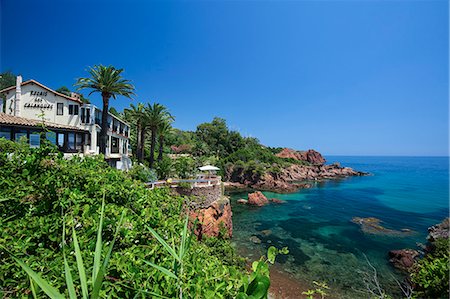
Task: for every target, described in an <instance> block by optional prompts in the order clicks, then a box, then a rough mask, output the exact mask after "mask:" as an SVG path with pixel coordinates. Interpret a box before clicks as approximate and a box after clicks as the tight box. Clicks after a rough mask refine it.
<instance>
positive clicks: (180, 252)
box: [178, 216, 189, 259]
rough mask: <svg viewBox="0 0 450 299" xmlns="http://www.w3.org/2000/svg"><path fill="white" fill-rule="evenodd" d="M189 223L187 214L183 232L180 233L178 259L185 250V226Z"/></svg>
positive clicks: (181, 257)
mask: <svg viewBox="0 0 450 299" xmlns="http://www.w3.org/2000/svg"><path fill="white" fill-rule="evenodd" d="M188 223H189V216H186V220H185V221H184V227H183V232H182V233H181V244H180V250H179V252H178V256H179V257H180V259H183V256H184V253H185V250H186V236H187V228H188Z"/></svg>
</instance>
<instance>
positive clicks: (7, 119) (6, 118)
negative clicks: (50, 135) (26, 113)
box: [0, 112, 87, 132]
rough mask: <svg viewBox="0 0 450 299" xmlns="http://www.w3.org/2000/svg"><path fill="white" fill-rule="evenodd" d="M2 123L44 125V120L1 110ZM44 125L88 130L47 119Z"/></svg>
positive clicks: (53, 127) (73, 129)
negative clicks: (10, 113)
mask: <svg viewBox="0 0 450 299" xmlns="http://www.w3.org/2000/svg"><path fill="white" fill-rule="evenodd" d="M0 125H14V126H25V127H40V126H42V121H41V120H35V119H28V118H24V117H19V116H14V115H9V114H6V113H1V112H0ZM44 125H45V126H46V127H47V128H50V129H63V130H72V131H80V132H87V130H83V129H80V128H78V127H75V126H69V125H61V124H56V123H51V122H47V121H44Z"/></svg>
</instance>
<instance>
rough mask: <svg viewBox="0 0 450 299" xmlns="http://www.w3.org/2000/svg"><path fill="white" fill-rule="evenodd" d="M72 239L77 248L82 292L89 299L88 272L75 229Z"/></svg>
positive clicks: (76, 253)
mask: <svg viewBox="0 0 450 299" xmlns="http://www.w3.org/2000/svg"><path fill="white" fill-rule="evenodd" d="M72 238H73V244H74V247H75V257H76V258H77V267H78V274H79V275H80V283H81V292H82V294H83V298H84V299H87V298H88V288H87V279H86V271H85V270H84V264H83V257H82V256H81V250H80V245H79V244H78V238H77V233H76V232H75V229H73V233H72Z"/></svg>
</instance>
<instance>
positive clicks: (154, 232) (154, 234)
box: [147, 225, 181, 262]
mask: <svg viewBox="0 0 450 299" xmlns="http://www.w3.org/2000/svg"><path fill="white" fill-rule="evenodd" d="M147 228H148V230H149V231H150V232H151V233H152V235H153V236H154V237H155V238H156V240H158V241H159V243H161V245H162V246H163V247H164V249H165V250H166V251H167V252H168V253H170V255H172V256H173V257H174V258H175V259H176V260H177V261H179V262H181V258H180V257H179V256H178V255H177V253H176V252H175V250H174V249H173V248H172V247H170V246H169V244H167V243H166V241H164V239H163V238H161V236H160V235H158V233H157V232H156V231H155V230H154V229H153V228H151V227H150V226H148V225H147Z"/></svg>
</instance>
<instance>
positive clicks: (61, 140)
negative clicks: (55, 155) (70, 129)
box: [57, 133, 64, 148]
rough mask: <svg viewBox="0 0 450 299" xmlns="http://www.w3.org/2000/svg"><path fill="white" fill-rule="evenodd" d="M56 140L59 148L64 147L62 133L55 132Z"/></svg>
mask: <svg viewBox="0 0 450 299" xmlns="http://www.w3.org/2000/svg"><path fill="white" fill-rule="evenodd" d="M57 141H58V144H57V145H58V146H59V147H60V148H63V147H64V133H58V134H57Z"/></svg>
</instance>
